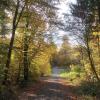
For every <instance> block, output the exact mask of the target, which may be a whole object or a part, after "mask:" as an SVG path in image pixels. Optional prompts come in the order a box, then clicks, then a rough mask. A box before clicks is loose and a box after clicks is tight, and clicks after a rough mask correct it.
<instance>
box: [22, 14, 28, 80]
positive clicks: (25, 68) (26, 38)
mask: <svg viewBox="0 0 100 100" xmlns="http://www.w3.org/2000/svg"><path fill="white" fill-rule="evenodd" d="M28 26H29V19H28V16H27V18H26V27H25V33H24V59H23V65H24V80H28V76H29V75H28V72H29V67H28V66H29V64H28V48H29V46H28V34H27V32H28Z"/></svg>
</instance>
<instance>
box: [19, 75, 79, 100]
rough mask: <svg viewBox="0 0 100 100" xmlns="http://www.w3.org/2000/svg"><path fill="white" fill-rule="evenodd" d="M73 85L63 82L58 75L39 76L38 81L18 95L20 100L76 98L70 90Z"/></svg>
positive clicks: (64, 99) (74, 99)
mask: <svg viewBox="0 0 100 100" xmlns="http://www.w3.org/2000/svg"><path fill="white" fill-rule="evenodd" d="M73 88H74V86H71V85H69V84H67V85H66V84H65V80H64V79H61V78H58V77H50V78H41V81H40V83H37V84H36V85H34V86H30V87H28V88H27V89H25V90H24V92H22V93H21V95H20V96H19V99H20V100H77V99H76V96H75V95H74V94H75V93H73V92H72V90H73Z"/></svg>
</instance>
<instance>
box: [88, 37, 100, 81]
mask: <svg viewBox="0 0 100 100" xmlns="http://www.w3.org/2000/svg"><path fill="white" fill-rule="evenodd" d="M87 38H88V37H87ZM86 46H87V54H88V58H89V62H90V65H91V70H92V72H93V74H94V75H95V76H96V78H97V80H98V81H99V80H100V79H99V76H98V74H97V72H96V69H95V65H94V61H93V58H92V54H91V51H90V47H89V41H88V39H87V43H86Z"/></svg>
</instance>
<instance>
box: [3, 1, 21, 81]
mask: <svg viewBox="0 0 100 100" xmlns="http://www.w3.org/2000/svg"><path fill="white" fill-rule="evenodd" d="M18 9H19V2H17V6H16V11H15V14H14V18H13V26H12V36H11V40H10V45H9V50H8V55H7V62H6V67H5V74H4V82H6V81H7V79H8V73H9V68H10V62H11V54H12V49H13V44H14V38H15V32H16V20H17V15H18Z"/></svg>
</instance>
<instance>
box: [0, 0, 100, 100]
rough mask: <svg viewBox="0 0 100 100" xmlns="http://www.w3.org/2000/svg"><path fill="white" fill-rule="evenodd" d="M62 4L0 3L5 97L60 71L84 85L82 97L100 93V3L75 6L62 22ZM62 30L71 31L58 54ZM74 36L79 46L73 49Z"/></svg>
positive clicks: (86, 0) (0, 84)
mask: <svg viewBox="0 0 100 100" xmlns="http://www.w3.org/2000/svg"><path fill="white" fill-rule="evenodd" d="M60 2H63V0H62V1H59V0H0V94H2V93H3V92H4V91H5V90H8V88H9V87H10V89H11V87H16V85H18V86H20V85H21V86H24V85H26V84H27V82H29V81H33V82H35V81H38V80H39V78H40V77H41V76H51V74H52V67H55V66H57V67H64V68H65V69H66V70H65V71H64V72H62V73H61V77H64V78H66V79H69V80H70V81H71V82H74V84H78V83H79V84H81V85H83V87H82V88H81V90H82V93H83V94H90V95H92V96H96V95H99V94H100V91H99V88H100V0H77V3H76V4H72V3H71V4H70V9H71V14H67V13H65V14H64V19H63V21H62V20H60V19H59V18H58V13H57V11H58V9H59V8H57V5H59V4H60ZM58 29H60V30H63V31H65V32H66V33H67V32H69V34H66V35H64V36H63V37H62V45H61V47H60V48H59V49H58V46H57V45H56V44H55V42H54V38H55V35H54V34H53V32H54V31H56V30H58ZM56 35H57V34H56ZM69 35H70V36H72V37H74V38H73V39H74V40H75V41H76V42H77V45H71V43H70V42H69ZM87 84H90V85H87ZM86 89H87V90H86ZM84 91H85V93H84ZM0 97H1V96H0ZM0 100H1V99H0Z"/></svg>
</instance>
